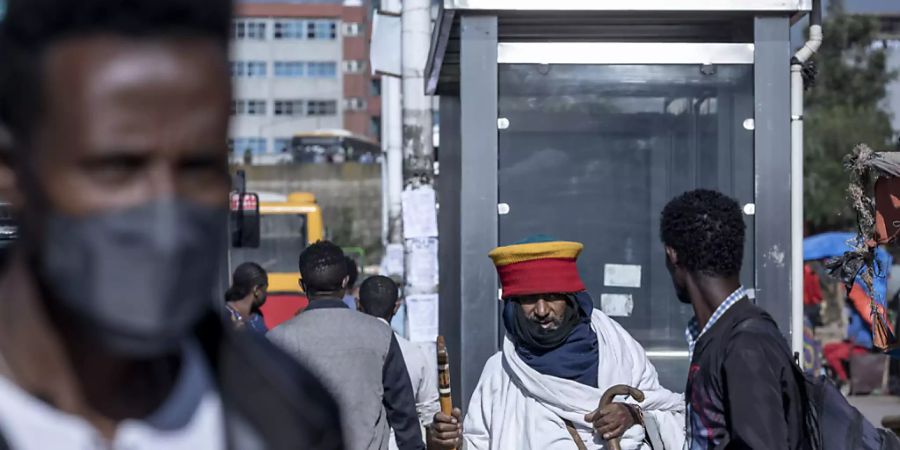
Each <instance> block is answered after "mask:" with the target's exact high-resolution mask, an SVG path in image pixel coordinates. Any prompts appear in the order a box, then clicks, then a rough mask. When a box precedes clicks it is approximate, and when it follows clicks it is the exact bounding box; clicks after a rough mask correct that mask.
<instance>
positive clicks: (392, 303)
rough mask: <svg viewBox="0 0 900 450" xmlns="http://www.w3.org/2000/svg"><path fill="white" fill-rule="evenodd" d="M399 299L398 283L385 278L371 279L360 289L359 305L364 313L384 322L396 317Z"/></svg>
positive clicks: (376, 277)
mask: <svg viewBox="0 0 900 450" xmlns="http://www.w3.org/2000/svg"><path fill="white" fill-rule="evenodd" d="M398 298H400V293H399V292H398V289H397V283H394V280H391V279H390V278H388V277H385V276H381V275H376V276H374V277H369V278H367V279H366V281H363V284H362V286H360V288H359V304H360V306H362V310H363V312H365V313H366V314H369V315H371V316H375V317H380V318H382V319H384V320H391V317H393V316H394V308H395V307H396V305H397V299H398Z"/></svg>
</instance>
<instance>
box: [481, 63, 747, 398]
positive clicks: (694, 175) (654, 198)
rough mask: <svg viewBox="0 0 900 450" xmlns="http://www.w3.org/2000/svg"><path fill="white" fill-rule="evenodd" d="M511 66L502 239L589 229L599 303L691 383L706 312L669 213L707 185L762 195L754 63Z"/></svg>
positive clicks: (583, 233)
mask: <svg viewBox="0 0 900 450" xmlns="http://www.w3.org/2000/svg"><path fill="white" fill-rule="evenodd" d="M498 70H499V72H498V77H499V84H498V90H499V103H498V109H499V116H500V118H501V119H500V121H499V128H500V130H499V132H498V139H499V162H498V167H499V178H498V191H499V192H498V194H499V202H500V204H501V205H500V208H499V210H500V213H501V215H500V216H499V239H500V244H510V243H514V242H516V241H518V240H521V239H523V238H526V237H528V236H530V235H534V234H541V233H542V234H549V235H553V236H555V237H557V238H559V239H564V240H574V241H579V242H583V243H584V244H585V249H584V252H583V253H582V255H581V257H580V258H579V262H578V266H579V270H580V273H581V276H582V278H583V280H584V282H585V284H586V285H587V288H588V291H589V292H590V293H591V295H592V297H593V300H594V305H595V307H597V308H601V309H602V310H604V311H605V312H607V313H608V314H610V315H612V316H614V317H613V318H614V319H615V320H617V321H618V322H619V323H621V324H622V325H623V326H624V327H625V328H626V329H627V330H628V331H629V332H630V333H631V334H632V335H633V336H634V337H635V338H636V339H637V340H638V341H640V342H641V344H643V345H644V347H645V348H646V350H647V351H648V354H649V355H650V356H651V359H653V360H654V363H655V365H656V367H657V370H658V371H659V372H660V380H661V382H662V383H663V384H664V385H665V386H667V387H668V388H670V389H673V390H677V391H679V392H680V391H681V390H683V388H684V380H685V374H686V373H687V368H688V367H687V366H688V360H687V356H686V354H687V343H686V342H685V336H684V329H685V326H686V324H687V322H688V319H689V318H690V317H691V316H692V314H693V312H692V310H691V307H690V306H689V305H683V304H681V303H679V302H678V300H677V299H676V296H675V292H674V289H673V288H672V285H671V281H670V278H669V274H668V272H667V270H666V266H665V259H664V251H663V246H662V244H661V243H660V239H659V215H660V212H661V211H662V209H663V207H664V206H665V204H666V203H667V202H668V201H669V200H670V199H672V198H673V197H674V196H676V195H678V194H680V193H682V192H685V191H687V190H690V189H694V188H701V187H702V188H710V189H716V190H719V191H722V192H724V193H726V194H729V195H731V196H733V197H736V198H737V199H738V201H739V202H741V204H742V205H743V204H746V203H751V202H753V174H754V166H753V161H754V159H753V120H752V118H753V66H752V65H749V64H748V65H694V64H685V65H660V64H638V65H579V64H500V65H499V68H498ZM748 210H749V208H748ZM745 220H746V221H747V225H748V227H749V228H748V230H747V244H746V247H745V251H744V254H745V255H744V272H743V274H742V276H743V278H744V283H745V285H746V286H748V287H752V283H753V252H752V251H751V250H750V249H752V248H753V247H752V237H753V220H752V217H751V216H745ZM501 329H502V327H501Z"/></svg>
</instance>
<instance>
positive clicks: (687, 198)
mask: <svg viewBox="0 0 900 450" xmlns="http://www.w3.org/2000/svg"><path fill="white" fill-rule="evenodd" d="M659 228H660V237H661V239H662V241H663V244H665V245H667V246H669V247H672V248H673V249H674V250H675V252H676V253H677V254H678V265H679V266H682V267H684V268H686V269H687V270H688V271H691V272H699V273H702V274H704V275H708V276H716V277H731V276H735V275H738V274H740V272H741V262H742V261H743V259H744V234H745V232H746V225H745V224H744V218H743V217H742V215H741V208H740V206H739V205H738V203H737V202H736V201H735V200H734V199H732V198H731V197H728V196H726V195H724V194H722V193H720V192H716V191H711V190H707V189H697V190H694V191H690V192H685V193H684V194H681V195H679V196H678V197H675V199H673V200H672V201H670V202H669V204H668V205H666V207H665V208H664V209H663V212H662V218H661V220H660V223H659Z"/></svg>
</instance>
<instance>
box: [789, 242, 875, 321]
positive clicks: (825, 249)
mask: <svg viewBox="0 0 900 450" xmlns="http://www.w3.org/2000/svg"><path fill="white" fill-rule="evenodd" d="M855 241H856V233H846V232H832V233H822V234H817V235H815V236H810V237H808V238H806V239H804V240H803V260H804V261H815V260H819V259H828V258H836V257H838V256H841V255H843V254H844V253H845V252H847V251H850V250H853V247H852V246H851V245H852V244H853V243H855ZM848 242H849V243H848ZM875 262H876V264H875V279H874V280H873V281H872V287H873V288H874V289H875V301H876V302H878V303H879V304H880V305H882V306H884V303H885V300H886V299H887V277H888V274H889V273H890V271H891V264H893V258H892V257H891V254H890V253H888V252H887V251H886V250H885V249H883V248H881V247H878V248H877V249H875ZM857 282H858V283H859V284H860V285H861V286H862V287H863V289H865V290H866V293H868V292H869V290H868V289H866V286H865V284H864V283H862V281H861V280H860V279H859V278H857ZM870 296H871V294H870Z"/></svg>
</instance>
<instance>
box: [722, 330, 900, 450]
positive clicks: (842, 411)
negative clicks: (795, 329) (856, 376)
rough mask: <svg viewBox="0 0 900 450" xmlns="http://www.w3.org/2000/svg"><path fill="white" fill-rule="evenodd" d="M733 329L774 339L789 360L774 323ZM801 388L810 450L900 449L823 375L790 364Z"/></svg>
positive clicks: (891, 436) (888, 433) (899, 443)
mask: <svg viewBox="0 0 900 450" xmlns="http://www.w3.org/2000/svg"><path fill="white" fill-rule="evenodd" d="M735 329H736V330H753V331H757V332H760V333H764V334H768V335H770V336H773V337H775V336H774V335H777V338H778V340H779V342H782V343H783V344H784V345H783V346H782V348H783V349H784V350H785V354H786V356H787V357H788V358H790V359H791V360H793V358H791V356H790V354H791V352H790V349H789V348H788V347H787V343H786V342H785V341H784V337H783V336H781V333H779V332H778V328H777V327H776V325H775V324H774V323H773V322H770V321H768V320H766V319H757V318H752V319H747V320H744V321H743V322H741V323H740V324H739V325H738V326H737V327H736V328H735ZM792 367H793V369H794V376H795V379H796V380H797V383H798V384H799V386H800V393H801V395H802V396H803V401H804V402H805V406H804V408H803V409H804V422H805V423H804V425H803V426H804V433H803V434H804V435H805V436H806V438H807V440H806V442H805V445H804V447H805V448H807V449H810V450H900V439H898V438H897V435H895V434H894V433H893V432H891V431H888V430H883V429H878V428H876V427H875V426H874V425H872V423H871V422H869V421H868V420H866V418H865V417H863V415H862V413H860V412H859V410H858V409H856V408H854V407H853V405H851V404H850V402H848V401H847V398H846V397H844V395H843V394H841V391H840V390H838V388H837V386H835V385H834V383H832V382H831V380H829V379H828V378H826V377H825V376H812V375H808V374H807V373H805V372H804V371H803V369H801V368H800V366H799V365H797V363H796V362H794V363H793V364H792Z"/></svg>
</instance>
